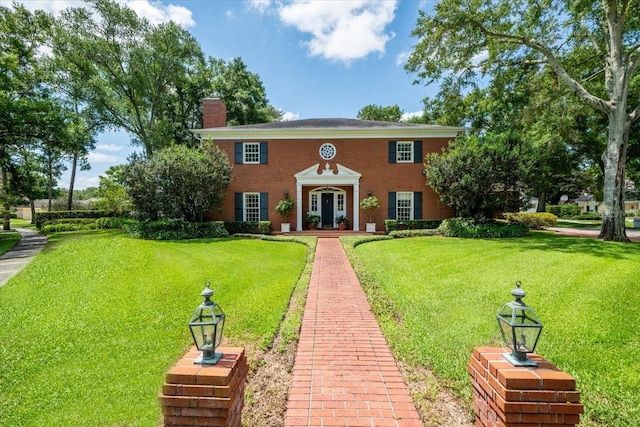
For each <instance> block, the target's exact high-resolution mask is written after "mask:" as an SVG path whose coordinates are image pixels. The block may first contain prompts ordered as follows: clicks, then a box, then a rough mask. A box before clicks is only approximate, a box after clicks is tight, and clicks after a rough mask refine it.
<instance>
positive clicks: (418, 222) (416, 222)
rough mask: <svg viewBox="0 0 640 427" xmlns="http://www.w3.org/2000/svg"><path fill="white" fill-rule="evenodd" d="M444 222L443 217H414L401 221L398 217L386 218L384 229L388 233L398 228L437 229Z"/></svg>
mask: <svg viewBox="0 0 640 427" xmlns="http://www.w3.org/2000/svg"><path fill="white" fill-rule="evenodd" d="M440 223H442V220H441V219H412V220H406V221H399V220H397V219H386V220H385V221H384V229H385V231H386V232H387V234H388V233H391V232H392V231H396V230H428V229H435V228H438V227H439V226H440Z"/></svg>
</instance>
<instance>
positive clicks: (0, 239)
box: [0, 231, 20, 255]
mask: <svg viewBox="0 0 640 427" xmlns="http://www.w3.org/2000/svg"><path fill="white" fill-rule="evenodd" d="M18 241H20V234H19V233H16V232H13V231H0V255H2V254H3V253H5V252H7V251H8V250H9V249H11V248H12V247H14V246H15V245H16V244H17V243H18Z"/></svg>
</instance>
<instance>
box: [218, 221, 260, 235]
mask: <svg viewBox="0 0 640 427" xmlns="http://www.w3.org/2000/svg"><path fill="white" fill-rule="evenodd" d="M224 228H225V229H226V230H227V231H228V232H229V234H230V235H234V234H238V233H245V234H269V233H271V221H225V222H224Z"/></svg>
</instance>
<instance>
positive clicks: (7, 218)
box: [2, 168, 11, 231]
mask: <svg viewBox="0 0 640 427" xmlns="http://www.w3.org/2000/svg"><path fill="white" fill-rule="evenodd" d="M8 185H9V174H8V173H7V169H6V168H2V193H3V196H4V198H5V202H4V204H3V206H2V208H3V209H2V210H3V212H2V229H3V230H4V231H9V230H11V213H10V212H9V208H10V206H9V198H8V195H9V192H8V191H7V188H9V187H8Z"/></svg>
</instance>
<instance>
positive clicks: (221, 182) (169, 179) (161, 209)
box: [114, 145, 231, 222]
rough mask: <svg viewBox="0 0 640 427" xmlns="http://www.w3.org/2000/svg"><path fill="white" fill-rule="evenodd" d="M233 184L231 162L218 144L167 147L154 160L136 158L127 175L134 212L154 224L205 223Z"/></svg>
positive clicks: (127, 169)
mask: <svg viewBox="0 0 640 427" xmlns="http://www.w3.org/2000/svg"><path fill="white" fill-rule="evenodd" d="M114 177H117V171H114ZM230 181H231V165H230V164H229V159H228V158H227V156H226V154H224V152H223V151H222V150H220V148H218V147H217V146H214V145H205V146H203V147H202V148H189V147H187V146H184V145H174V146H171V147H167V148H164V149H162V150H159V151H157V152H156V154H154V155H153V156H152V157H149V158H143V157H137V158H134V159H133V160H132V161H131V162H130V163H129V164H128V165H127V166H126V168H125V170H124V174H123V184H124V187H125V189H126V190H127V193H128V194H129V196H130V197H131V203H132V205H133V208H134V210H135V211H136V212H137V214H138V216H139V217H140V218H142V219H149V220H153V221H155V220H158V219H184V220H186V221H190V222H202V221H203V220H204V218H205V216H206V214H207V213H208V212H209V211H210V210H211V209H212V208H216V207H220V205H221V203H222V193H223V190H224V189H225V188H226V187H227V186H228V185H229V182H230Z"/></svg>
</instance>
